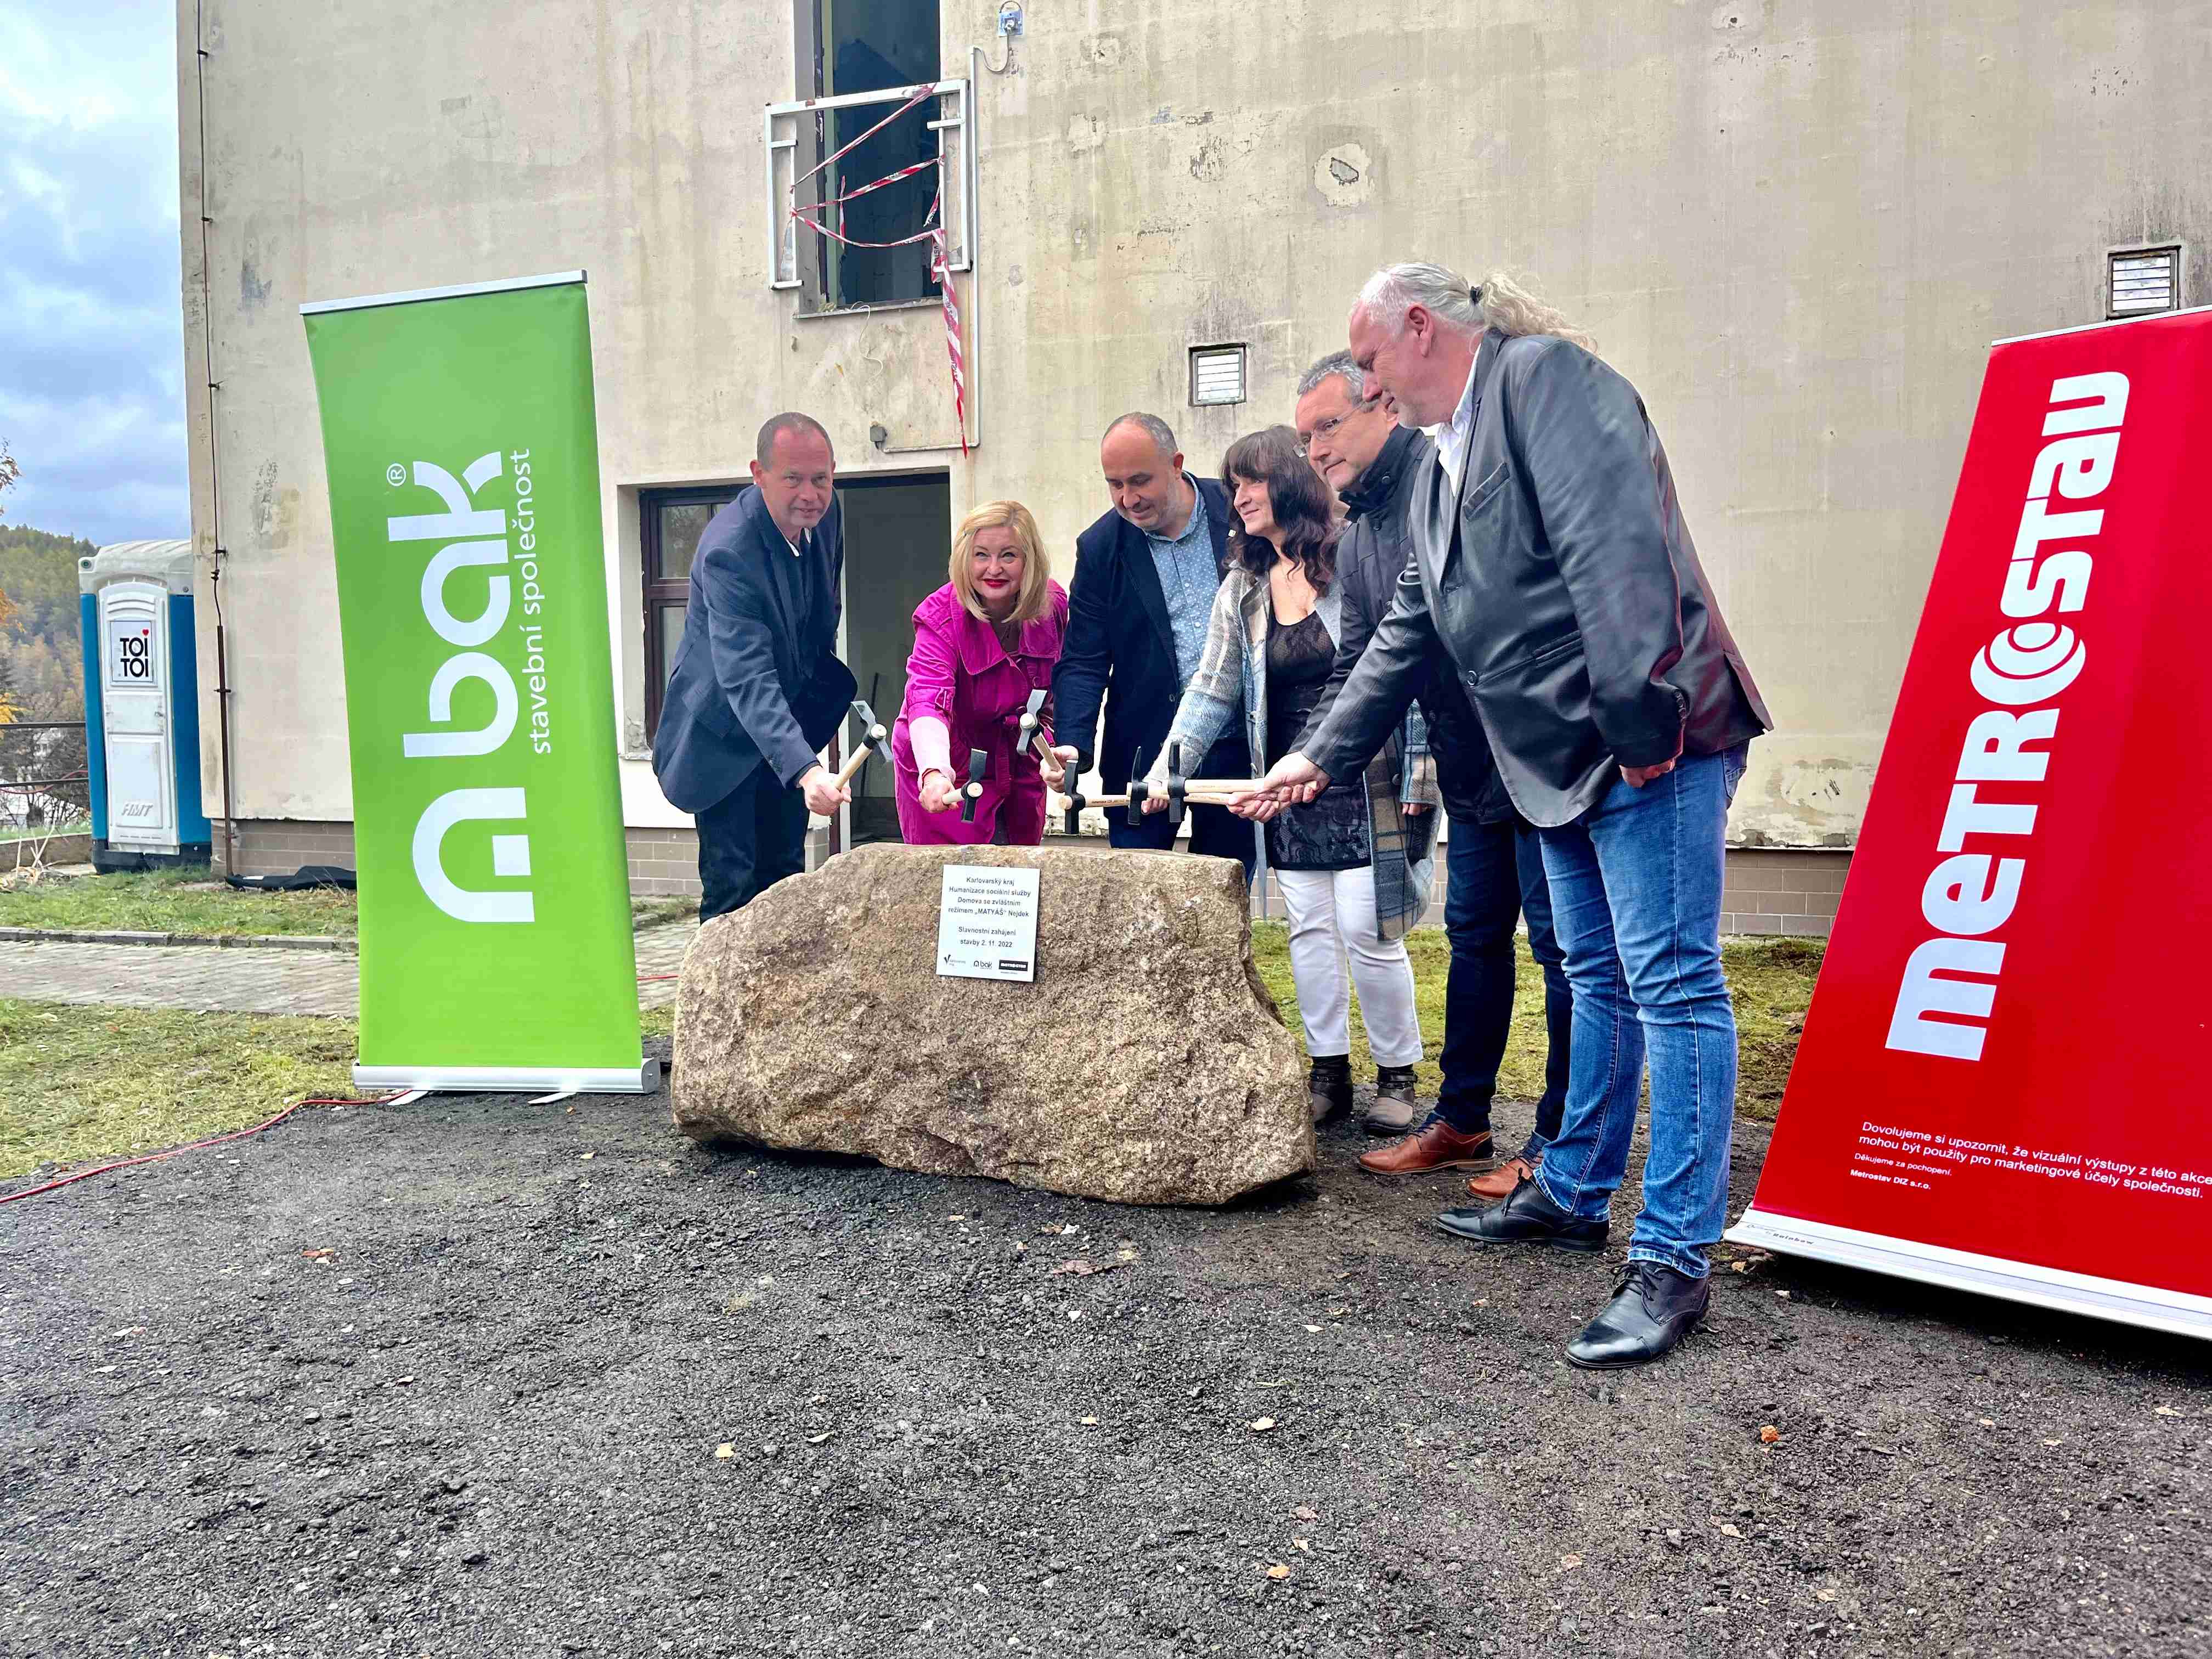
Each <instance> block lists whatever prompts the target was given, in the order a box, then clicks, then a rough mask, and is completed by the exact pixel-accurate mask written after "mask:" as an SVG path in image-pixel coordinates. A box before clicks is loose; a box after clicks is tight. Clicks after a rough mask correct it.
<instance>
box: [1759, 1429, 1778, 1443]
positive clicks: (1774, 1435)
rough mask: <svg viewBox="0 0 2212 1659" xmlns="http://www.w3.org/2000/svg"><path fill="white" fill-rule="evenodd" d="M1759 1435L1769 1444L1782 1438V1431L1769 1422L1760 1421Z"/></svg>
mask: <svg viewBox="0 0 2212 1659" xmlns="http://www.w3.org/2000/svg"><path fill="white" fill-rule="evenodd" d="M1781 1438H1782V1431H1781V1430H1779V1429H1778V1428H1776V1427H1775V1426H1774V1425H1773V1424H1771V1423H1762V1424H1760V1425H1759V1439H1760V1440H1762V1441H1764V1442H1765V1443H1766V1444H1768V1445H1770V1446H1771V1445H1772V1444H1773V1443H1775V1442H1776V1441H1778V1440H1779V1439H1781Z"/></svg>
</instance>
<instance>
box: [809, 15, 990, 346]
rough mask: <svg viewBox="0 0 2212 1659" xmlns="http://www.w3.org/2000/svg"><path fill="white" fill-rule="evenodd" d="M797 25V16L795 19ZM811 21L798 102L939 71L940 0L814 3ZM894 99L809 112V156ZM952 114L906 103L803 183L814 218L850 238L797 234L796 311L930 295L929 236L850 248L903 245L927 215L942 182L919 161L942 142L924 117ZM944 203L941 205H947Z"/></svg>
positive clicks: (853, 133) (875, 119)
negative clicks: (799, 281) (801, 303)
mask: <svg viewBox="0 0 2212 1659" xmlns="http://www.w3.org/2000/svg"><path fill="white" fill-rule="evenodd" d="M804 21H805V19H804V15H803V14H802V27H803V26H804ZM812 24H813V28H812V33H813V41H812V45H813V51H812V52H811V59H812V62H811V64H805V62H804V60H802V65H803V66H802V68H801V70H800V71H799V73H800V78H801V80H802V82H811V84H802V86H801V88H800V89H799V96H800V97H802V98H842V97H845V96H848V95H850V94H856V93H871V92H883V91H886V90H889V89H890V88H895V87H911V86H920V85H923V84H925V83H927V82H934V81H935V80H937V78H938V73H939V70H938V53H939V46H938V0H813V6H812ZM897 107H898V106H897V105H896V104H859V105H851V106H844V107H842V108H830V109H826V110H823V111H820V112H817V113H816V114H815V115H814V116H813V118H812V119H811V122H810V123H808V125H811V126H812V128H813V131H811V133H808V134H806V135H805V138H806V140H807V143H805V145H803V146H802V148H803V149H811V154H812V156H813V157H814V158H819V157H820V156H823V155H829V154H831V153H833V152H835V151H836V150H839V149H843V148H844V147H845V146H846V145H848V144H853V143H854V141H855V140H856V139H859V138H860V137H861V136H862V135H863V134H864V133H866V132H867V131H869V130H870V129H871V128H873V127H875V126H876V125H878V124H879V123H881V122H882V121H883V120H884V118H885V117H886V116H889V115H890V114H891V113H892V112H894V111H895V110H896V108H897ZM951 113H952V112H951V110H950V108H949V107H947V106H944V105H942V104H941V103H939V102H936V101H933V102H930V103H927V104H924V105H923V106H921V108H919V109H916V110H912V111H909V112H908V113H907V114H906V115H904V116H902V117H901V118H899V119H897V120H896V121H893V122H892V123H891V124H890V125H888V126H886V127H884V130H883V131H881V132H878V133H877V134H876V135H875V136H874V137H872V138H869V139H867V140H866V142H865V143H858V144H855V145H854V149H852V150H850V151H849V152H848V153H847V154H846V155H842V156H841V157H840V158H839V159H838V160H837V161H834V162H832V163H831V164H830V165H829V167H828V168H827V169H825V170H824V171H823V172H821V173H816V174H815V175H814V177H813V178H812V179H811V180H809V181H808V182H807V183H806V184H805V185H802V186H801V191H802V192H803V193H805V192H811V193H812V196H813V214H814V216H817V217H818V218H819V219H820V220H821V221H822V222H823V223H825V224H827V225H828V226H829V227H830V228H832V229H834V230H836V231H838V232H839V234H842V235H843V236H844V237H846V238H847V239H848V241H845V242H840V241H837V240H835V239H834V238H832V237H829V236H823V235H818V234H815V233H814V232H812V231H805V232H803V233H802V234H801V240H800V246H799V268H800V274H801V276H802V278H803V280H804V284H805V307H804V308H805V309H806V310H810V311H812V310H831V311H834V310H838V309H842V308H843V307H848V306H866V305H894V304H896V303H898V302H899V301H913V300H927V299H933V298H934V297H935V296H936V295H937V292H938V283H937V278H936V276H935V275H934V274H933V271H932V270H931V267H930V253H931V249H930V245H929V244H928V243H927V242H926V241H925V242H914V243H909V244H908V246H904V247H881V246H877V247H869V246H854V244H863V243H884V242H897V241H902V240H905V239H906V238H908V237H910V236H914V235H916V234H919V233H920V232H921V229H922V228H923V227H924V226H925V225H926V224H927V222H928V219H929V205H930V200H931V197H933V195H934V194H935V192H936V191H937V189H938V184H939V180H938V170H937V169H936V168H934V167H930V166H929V165H928V163H930V162H932V161H935V160H936V159H937V155H938V150H939V135H938V131H936V130H935V129H934V128H933V126H932V125H931V124H932V123H933V122H937V121H939V120H943V119H945V118H948V117H949V116H950V115H951ZM808 165H809V166H810V167H811V165H812V161H811V160H810V161H809V162H808ZM917 167H918V168H920V169H921V171H919V172H910V173H909V174H908V177H906V178H904V179H899V180H898V181H897V182H896V183H895V184H890V185H884V187H883V188H882V189H880V190H868V191H866V193H864V194H862V193H856V192H860V191H862V189H863V187H864V186H866V185H872V184H873V183H874V182H875V181H876V180H878V179H889V178H890V177H892V176H893V175H894V174H896V173H901V172H902V171H908V170H909V169H913V168H917ZM841 197H845V198H848V199H844V200H840V199H839V198H841ZM945 207H946V208H947V209H948V210H949V209H950V208H951V202H950V201H949V200H948V201H947V202H946V203H945ZM810 245H811V246H810Z"/></svg>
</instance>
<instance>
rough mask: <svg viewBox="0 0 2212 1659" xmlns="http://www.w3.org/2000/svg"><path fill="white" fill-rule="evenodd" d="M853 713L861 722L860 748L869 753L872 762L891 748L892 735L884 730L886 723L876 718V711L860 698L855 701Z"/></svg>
mask: <svg viewBox="0 0 2212 1659" xmlns="http://www.w3.org/2000/svg"><path fill="white" fill-rule="evenodd" d="M853 712H854V714H857V715H859V716H860V746H861V747H863V748H865V749H866V750H867V751H868V757H869V758H870V759H871V760H872V759H873V758H874V757H876V756H877V755H878V753H880V752H881V751H882V750H884V749H887V748H889V747H890V740H891V734H890V732H888V731H886V730H885V729H884V723H883V722H882V721H881V720H878V719H877V718H876V711H875V710H874V709H872V708H869V707H868V705H867V704H866V703H865V702H861V701H860V699H859V698H858V697H855V698H854V699H853Z"/></svg>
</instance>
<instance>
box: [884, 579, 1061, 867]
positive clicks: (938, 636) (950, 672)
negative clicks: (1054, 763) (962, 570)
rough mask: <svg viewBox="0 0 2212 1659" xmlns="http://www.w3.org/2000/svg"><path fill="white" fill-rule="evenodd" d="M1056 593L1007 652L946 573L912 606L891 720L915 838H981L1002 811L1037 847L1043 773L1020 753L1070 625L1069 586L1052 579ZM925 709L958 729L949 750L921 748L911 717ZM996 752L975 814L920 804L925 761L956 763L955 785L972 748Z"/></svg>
mask: <svg viewBox="0 0 2212 1659" xmlns="http://www.w3.org/2000/svg"><path fill="white" fill-rule="evenodd" d="M1048 586H1049V588H1050V590H1051V600H1050V602H1049V603H1048V605H1046V607H1045V613H1044V615H1042V617H1038V618H1037V619H1036V621H1035V622H1030V623H1023V624H1022V632H1021V637H1020V639H1018V641H1015V645H1014V650H1013V653H1012V655H1011V656H1010V655H1008V653H1006V651H1005V650H1004V649H1003V648H1002V647H1000V644H999V639H998V635H997V634H996V633H995V632H994V630H993V629H992V628H991V625H990V624H989V623H987V622H984V621H982V620H981V619H980V618H979V617H972V616H970V615H969V614H968V611H966V610H965V609H964V608H963V606H962V605H961V603H960V596H959V595H958V594H957V593H956V592H953V590H952V584H951V583H950V582H947V583H946V584H945V586H942V587H940V588H939V589H938V590H937V592H934V593H932V594H931V595H930V596H929V597H928V598H927V599H924V600H923V601H922V602H921V605H918V606H917V607H915V613H914V654H913V655H912V656H910V657H908V659H907V664H906V703H905V706H904V707H903V708H901V709H900V710H899V717H898V723H897V725H896V726H894V727H892V729H891V769H892V772H893V775H894V776H895V778H896V783H897V793H898V815H899V834H900V836H902V838H903V839H904V840H905V841H907V842H908V843H910V844H914V845H945V844H948V843H949V844H951V845H954V846H963V847H974V846H981V845H984V844H986V843H987V842H992V841H994V840H995V839H996V838H997V832H998V829H999V826H1000V819H1001V815H1003V817H1004V822H1005V826H1006V840H1007V842H1010V843H1011V844H1012V845H1014V846H1018V847H1034V846H1036V844H1037V843H1038V842H1041V841H1042V840H1043V839H1044V817H1045V787H1044V778H1043V776H1042V774H1041V773H1040V772H1039V771H1038V769H1037V761H1036V756H1035V755H1034V754H1025V755H1020V756H1017V755H1016V754H1015V753H1014V745H1015V744H1016V743H1017V742H1018V739H1019V738H1020V721H1021V717H1022V709H1023V708H1024V707H1025V706H1026V705H1027V704H1028V702H1029V699H1030V693H1031V692H1032V691H1042V690H1049V689H1050V688H1051V685H1052V670H1053V665H1054V664H1055V663H1057V662H1058V661H1059V660H1060V637H1061V635H1063V634H1065V633H1066V629H1067V595H1066V593H1065V592H1062V591H1061V589H1060V584H1059V583H1058V582H1052V583H1050V584H1048ZM924 716H934V717H935V718H936V719H939V720H943V721H944V722H945V725H946V726H949V727H950V728H951V737H952V742H951V754H950V755H949V756H932V755H928V754H925V755H924V756H923V757H922V758H921V761H920V762H917V761H916V759H915V750H914V741H913V733H912V730H911V723H912V722H913V721H914V720H918V719H921V718H922V717H924ZM971 749H981V750H984V751H985V752H986V753H987V754H988V755H989V756H990V757H991V764H990V769H989V770H988V771H987V772H986V773H985V774H984V775H983V795H982V799H981V800H980V801H978V802H977V803H976V807H975V822H974V823H962V822H961V821H960V813H959V811H958V810H957V809H955V810H954V811H950V812H925V811H922V810H921V767H922V766H924V765H931V764H937V763H948V764H947V769H948V770H949V771H951V773H952V775H953V783H954V785H955V787H957V786H959V785H960V784H963V783H965V782H966V781H967V779H968V751H969V750H971Z"/></svg>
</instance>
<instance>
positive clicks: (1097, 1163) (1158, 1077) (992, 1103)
mask: <svg viewBox="0 0 2212 1659" xmlns="http://www.w3.org/2000/svg"><path fill="white" fill-rule="evenodd" d="M947 864H968V865H994V866H1008V865H1011V866H1021V867H1027V868H1033V869H1035V870H1036V871H1038V872H1040V873H1039V878H1038V896H1037V948H1036V982H1035V983H1034V984H1023V983H1017V982H1009V981H992V980H974V979H951V978H940V977H939V975H938V973H937V968H936V962H937V924H938V897H939V890H940V886H941V881H942V878H941V875H940V872H941V871H942V869H943V868H944V866H946V865H947ZM671 1070H672V1075H671V1092H672V1093H673V1095H674V1097H675V1102H676V1125H677V1127H678V1128H679V1129H681V1130H683V1131H684V1133H686V1134H689V1135H690V1136H692V1137H694V1138H695V1139H700V1140H719V1139H738V1140H747V1141H754V1142H758V1143H761V1144H763V1145H766V1146H783V1147H793V1148H803V1149H805V1150H808V1151H815V1152H857V1153H862V1154H865V1155H866V1156H867V1157H870V1158H878V1159H880V1160H881V1161H882V1162H884V1163H885V1164H893V1165H895V1166H896V1167H898V1168H900V1169H904V1170H924V1171H927V1172H928V1173H930V1174H933V1175H959V1176H977V1175H980V1176H996V1177H997V1178H999V1179H1000V1180H1003V1181H1011V1182H1016V1183H1018V1184H1019V1185H1021V1186H1024V1187H1042V1188H1047V1189H1048V1190H1050V1191H1053V1192H1060V1193H1073V1194H1079V1195H1081V1196H1084V1197H1087V1198H1103V1199H1111V1200H1115V1201H1117V1202H1120V1203H1126V1204H1221V1203H1225V1202H1227V1201H1228V1200H1231V1199H1233V1198H1235V1197H1237V1194H1240V1193H1246V1192H1249V1191H1250V1190H1252V1188H1255V1187H1261V1186H1265V1185H1266V1184H1267V1182H1273V1181H1279V1180H1281V1179H1282V1178H1283V1177H1285V1176H1292V1175H1296V1174H1297V1173H1298V1172H1300V1171H1301V1170H1309V1169H1311V1168H1312V1167H1313V1163H1314V1137H1313V1125H1312V1120H1311V1117H1310V1114H1309V1109H1308V1107H1307V1104H1306V1092H1305V1084H1304V1064H1303V1062H1302V1060H1301V1059H1300V1056H1299V1050H1298V1046H1297V1042H1295V1041H1294V1040H1293V1039H1292V1037H1291V1034H1290V1032H1289V1031H1288V1030H1285V1029H1284V1026H1283V1021H1282V1017H1281V1015H1280V1014H1279V1013H1278V1012H1276V1009H1275V1003H1274V999H1273V998H1272V997H1271V996H1269V995H1268V994H1267V987H1265V986H1263V985H1261V982H1260V979H1259V976H1258V975H1257V974H1255V972H1254V971H1253V968H1252V934H1251V927H1250V926H1249V921H1248V920H1247V909H1246V898H1245V890H1244V876H1243V872H1242V871H1241V870H1239V869H1238V868H1237V866H1236V865H1235V864H1234V863H1232V862H1231V861H1230V860H1226V859H1207V858H1193V857H1186V856H1182V855H1178V854H1164V853H1128V852H1115V851H1108V850H1097V851H1094V850H1091V849H1087V848H1057V847H1055V848H1031V847H960V848H953V847H900V846H875V847H864V848H859V849H858V850H856V851H854V852H851V853H848V854H844V855H843V856H842V857H839V858H835V859H832V860H829V863H827V864H825V865H824V866H823V867H822V868H821V869H819V870H817V871H816V872H814V873H813V874H811V875H805V876H794V877H793V878H790V879H788V880H786V881H781V882H778V883H777V884H775V886H773V887H771V888H769V890H767V891H766V892H765V893H763V894H762V895H761V896H759V897H758V898H757V899H755V900H754V901H753V902H751V903H750V904H749V905H747V906H746V907H745V908H744V909H742V910H738V911H735V912H733V913H732V914H731V915H726V916H718V917H716V918H715V919H714V921H709V922H708V924H707V925H706V926H705V927H702V928H701V929H700V930H699V937H698V939H697V940H696V942H695V943H694V944H693V945H692V946H691V949H690V954H689V955H687V956H686V957H684V974H683V980H682V983H681V985H680V987H678V992H677V1002H676V1056H675V1061H674V1065H673V1066H672V1068H671Z"/></svg>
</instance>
